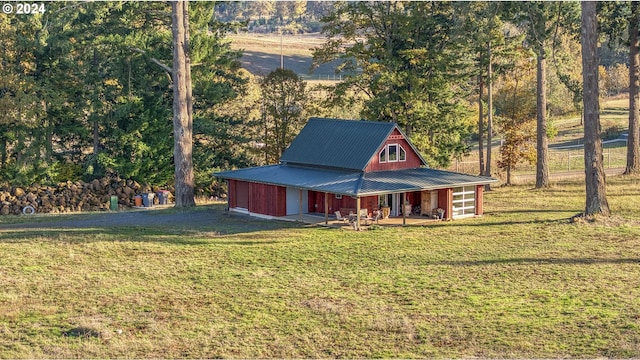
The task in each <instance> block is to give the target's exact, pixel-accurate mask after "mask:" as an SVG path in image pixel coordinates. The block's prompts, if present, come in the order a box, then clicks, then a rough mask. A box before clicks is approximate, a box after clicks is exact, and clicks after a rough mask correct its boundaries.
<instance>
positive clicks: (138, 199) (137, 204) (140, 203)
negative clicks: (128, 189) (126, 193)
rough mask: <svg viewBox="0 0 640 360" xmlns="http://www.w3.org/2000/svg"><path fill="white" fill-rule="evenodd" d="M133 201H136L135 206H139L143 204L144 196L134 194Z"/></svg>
mask: <svg viewBox="0 0 640 360" xmlns="http://www.w3.org/2000/svg"><path fill="white" fill-rule="evenodd" d="M133 201H134V204H135V206H138V207H139V206H142V196H140V195H136V196H134V197H133Z"/></svg>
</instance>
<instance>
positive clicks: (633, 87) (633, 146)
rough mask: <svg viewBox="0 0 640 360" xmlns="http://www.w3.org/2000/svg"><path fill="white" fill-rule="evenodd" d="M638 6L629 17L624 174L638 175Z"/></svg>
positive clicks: (634, 5) (639, 71) (639, 145)
mask: <svg viewBox="0 0 640 360" xmlns="http://www.w3.org/2000/svg"><path fill="white" fill-rule="evenodd" d="M639 27H640V6H639V3H638V2H637V1H632V2H631V14H630V16H629V26H628V28H629V136H628V141H627V166H626V168H625V171H624V173H625V174H637V173H640V126H639V124H638V121H639V120H638V117H640V95H639V94H638V91H639V87H640V86H639V85H640V84H639V79H638V77H640V39H638V32H640V28H639Z"/></svg>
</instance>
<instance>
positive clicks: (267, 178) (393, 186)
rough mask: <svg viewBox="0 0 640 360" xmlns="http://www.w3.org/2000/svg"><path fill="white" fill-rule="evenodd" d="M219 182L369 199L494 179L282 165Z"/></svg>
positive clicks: (414, 171) (221, 175) (417, 171)
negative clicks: (262, 184) (287, 188)
mask: <svg viewBox="0 0 640 360" xmlns="http://www.w3.org/2000/svg"><path fill="white" fill-rule="evenodd" d="M214 175H215V176H217V177H219V178H223V179H235V180H242V181H248V182H257V183H266V184H271V185H279V186H286V187H293V188H298V189H306V190H314V191H321V192H328V193H333V194H342V195H349V196H370V195H379V194H386V193H400V192H410V191H420V190H435V189H443V188H450V187H458V186H469V185H484V184H489V183H493V182H497V180H496V179H493V178H490V177H485V176H475V175H467V174H460V173H455V172H451V171H443V170H435V169H428V168H416V169H404V170H389V171H375V172H369V173H364V172H360V171H341V170H331V169H318V168H310V167H301V166H291V165H286V164H280V165H269V166H260V167H254V168H246V169H240V170H234V171H225V172H220V173H216V174H214Z"/></svg>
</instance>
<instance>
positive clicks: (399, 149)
mask: <svg viewBox="0 0 640 360" xmlns="http://www.w3.org/2000/svg"><path fill="white" fill-rule="evenodd" d="M390 146H396V147H397V151H396V159H395V160H389V147H390ZM400 152H404V159H400ZM383 154H384V160H382V159H381V157H382V155H383ZM378 160H379V161H380V163H381V164H384V163H392V162H405V161H407V151H406V150H405V149H404V148H403V147H402V145H400V144H398V143H394V144H387V145H385V146H384V147H383V148H382V150H380V152H379V153H378Z"/></svg>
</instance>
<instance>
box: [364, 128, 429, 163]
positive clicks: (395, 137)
mask: <svg viewBox="0 0 640 360" xmlns="http://www.w3.org/2000/svg"><path fill="white" fill-rule="evenodd" d="M423 165H426V163H424V160H423V159H422V157H421V156H420V155H419V154H418V153H417V152H416V149H415V148H414V147H413V145H411V143H410V142H409V141H408V140H407V139H406V138H405V136H404V134H402V133H401V132H400V130H398V129H397V128H395V129H393V132H392V133H391V134H390V135H389V136H388V137H387V138H386V140H385V141H384V143H383V144H382V145H381V146H380V147H379V148H378V151H377V153H376V154H375V155H374V156H373V157H372V158H371V160H370V161H369V164H368V165H367V167H366V169H365V172H372V171H383V170H399V169H415V168H418V167H421V166H423Z"/></svg>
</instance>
